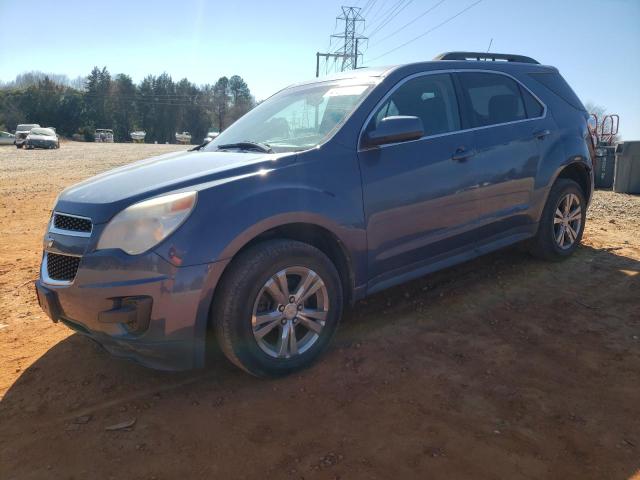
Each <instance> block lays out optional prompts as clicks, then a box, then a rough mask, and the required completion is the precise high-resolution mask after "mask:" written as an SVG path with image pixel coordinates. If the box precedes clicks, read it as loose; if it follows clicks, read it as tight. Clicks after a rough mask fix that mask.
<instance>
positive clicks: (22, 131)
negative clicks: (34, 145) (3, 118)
mask: <svg viewBox="0 0 640 480" xmlns="http://www.w3.org/2000/svg"><path fill="white" fill-rule="evenodd" d="M34 128H40V125H38V124H37V123H21V124H19V125H18V127H17V128H16V138H15V141H14V142H13V143H14V144H15V146H16V148H22V145H24V142H25V140H26V139H27V135H29V132H31V130H32V129H34Z"/></svg>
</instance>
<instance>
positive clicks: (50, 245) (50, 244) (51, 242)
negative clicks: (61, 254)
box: [47, 238, 53, 248]
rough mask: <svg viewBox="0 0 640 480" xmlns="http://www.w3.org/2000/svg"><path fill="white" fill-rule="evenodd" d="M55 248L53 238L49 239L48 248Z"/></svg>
mask: <svg viewBox="0 0 640 480" xmlns="http://www.w3.org/2000/svg"><path fill="white" fill-rule="evenodd" d="M51 247H53V238H49V239H47V248H51Z"/></svg>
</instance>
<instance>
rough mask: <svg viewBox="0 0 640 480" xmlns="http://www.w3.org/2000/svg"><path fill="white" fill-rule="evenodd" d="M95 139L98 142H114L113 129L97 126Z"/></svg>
mask: <svg viewBox="0 0 640 480" xmlns="http://www.w3.org/2000/svg"><path fill="white" fill-rule="evenodd" d="M94 140H95V141H96V142H98V143H113V130H111V129H110V128H96V133H95V135H94Z"/></svg>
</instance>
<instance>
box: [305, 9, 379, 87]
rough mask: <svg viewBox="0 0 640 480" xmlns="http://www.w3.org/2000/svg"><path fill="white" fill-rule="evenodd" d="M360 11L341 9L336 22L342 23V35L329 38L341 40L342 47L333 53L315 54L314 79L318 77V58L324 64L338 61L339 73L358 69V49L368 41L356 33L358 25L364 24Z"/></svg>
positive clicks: (359, 54) (360, 53)
mask: <svg viewBox="0 0 640 480" xmlns="http://www.w3.org/2000/svg"><path fill="white" fill-rule="evenodd" d="M361 10H362V9H361V8H359V7H344V6H343V7H342V15H340V16H338V17H336V21H337V20H342V21H344V33H342V34H339V35H337V34H334V35H331V38H338V39H341V40H342V45H341V46H340V47H339V48H338V49H337V50H335V51H334V52H328V53H321V52H317V53H316V77H318V76H320V57H322V58H324V59H325V62H326V61H328V60H329V59H330V58H333V59H335V60H340V61H341V64H340V71H341V72H344V71H345V70H353V69H356V68H358V57H361V56H362V52H360V49H359V47H360V45H362V43H363V42H365V41H366V40H368V39H367V37H365V36H363V35H361V34H359V33H358V31H357V30H358V25H359V24H360V23H362V24H364V17H363V16H362V15H361V14H360V11H361Z"/></svg>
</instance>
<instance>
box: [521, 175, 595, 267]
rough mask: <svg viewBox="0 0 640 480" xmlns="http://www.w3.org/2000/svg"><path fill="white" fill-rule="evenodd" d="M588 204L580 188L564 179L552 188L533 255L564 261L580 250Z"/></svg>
mask: <svg viewBox="0 0 640 480" xmlns="http://www.w3.org/2000/svg"><path fill="white" fill-rule="evenodd" d="M586 210H587V202H586V199H585V196H584V193H583V191H582V189H581V188H580V186H579V185H578V184H577V183H576V182H574V181H573V180H570V179H566V178H561V179H558V180H557V181H556V183H555V184H554V185H553V187H552V188H551V192H550V193H549V197H548V199H547V204H546V205H545V208H544V211H543V213H542V217H541V219H540V225H539V227H538V233H537V234H536V236H535V237H534V239H533V240H532V242H531V245H530V251H531V253H532V254H533V255H534V256H536V257H539V258H543V259H545V260H563V259H565V258H567V257H569V256H570V255H571V254H573V252H574V251H575V250H576V249H577V248H578V245H579V244H580V241H581V240H582V234H583V232H584V224H585V220H586Z"/></svg>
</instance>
